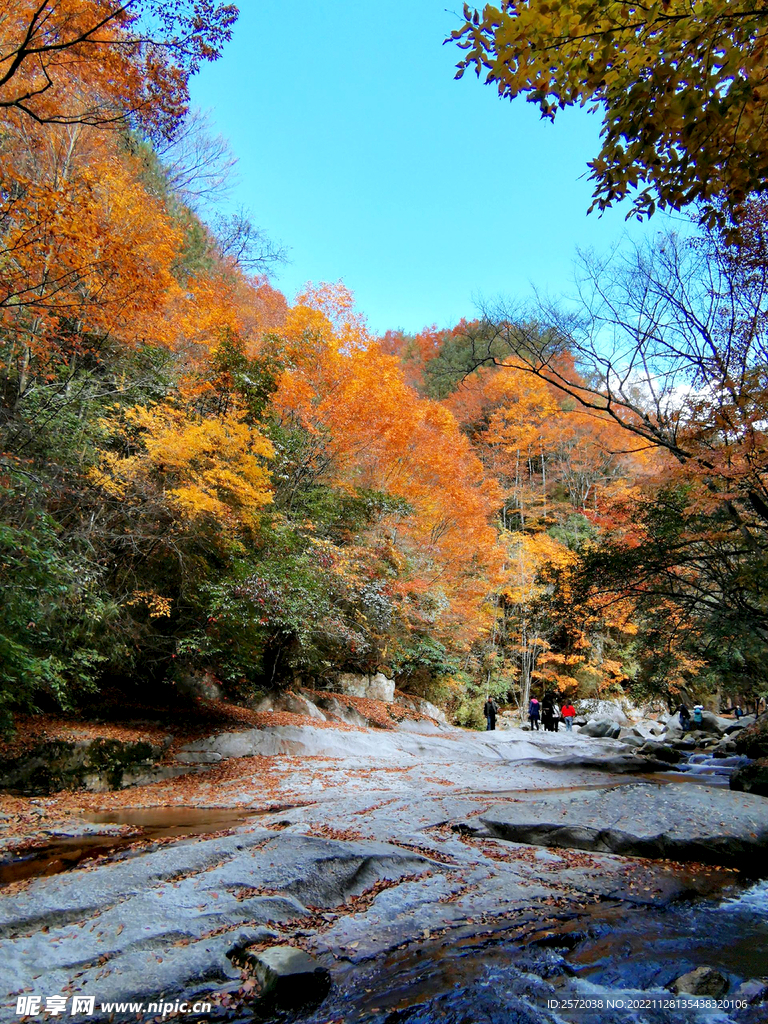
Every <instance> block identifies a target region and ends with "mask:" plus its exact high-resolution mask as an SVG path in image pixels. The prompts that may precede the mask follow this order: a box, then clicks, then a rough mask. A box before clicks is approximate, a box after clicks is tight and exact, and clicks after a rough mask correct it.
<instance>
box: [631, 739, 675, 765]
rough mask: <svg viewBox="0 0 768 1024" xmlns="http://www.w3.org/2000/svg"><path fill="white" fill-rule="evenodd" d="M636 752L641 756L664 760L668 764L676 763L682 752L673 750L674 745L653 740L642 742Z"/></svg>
mask: <svg viewBox="0 0 768 1024" xmlns="http://www.w3.org/2000/svg"><path fill="white" fill-rule="evenodd" d="M638 754H641V755H642V756H644V757H645V756H649V757H655V758H656V759H657V760H659V761H666V762H668V763H669V764H677V763H678V762H679V761H680V760H681V759H682V756H683V755H682V754H681V752H680V751H679V750H675V749H674V747H670V746H669V745H668V744H666V743H657V742H655V741H654V740H649V741H648V742H647V743H645V744H643V746H642V747H640V749H639V750H638Z"/></svg>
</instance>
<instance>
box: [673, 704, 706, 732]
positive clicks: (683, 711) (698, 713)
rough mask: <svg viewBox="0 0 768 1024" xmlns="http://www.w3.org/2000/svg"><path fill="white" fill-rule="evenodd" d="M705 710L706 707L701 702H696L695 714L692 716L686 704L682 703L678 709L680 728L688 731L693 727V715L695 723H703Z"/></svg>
mask: <svg viewBox="0 0 768 1024" xmlns="http://www.w3.org/2000/svg"><path fill="white" fill-rule="evenodd" d="M703 712H704V708H703V707H702V705H701V704H694V706H693V716H691V712H690V711H689V710H688V708H687V707H686V706H685V704H681V705H680V707H679V708H678V709H677V715H678V718H679V720H680V728H681V729H682V731H683V732H688V730H689V729H690V728H691V717H693V723H694V725H701V722H702V715H703Z"/></svg>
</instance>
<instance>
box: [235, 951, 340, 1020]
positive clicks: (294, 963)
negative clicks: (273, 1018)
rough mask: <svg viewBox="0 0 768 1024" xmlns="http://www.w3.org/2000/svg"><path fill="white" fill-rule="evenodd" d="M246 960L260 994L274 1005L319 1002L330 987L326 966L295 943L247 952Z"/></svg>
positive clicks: (286, 1006) (329, 977) (288, 1005)
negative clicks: (258, 985) (259, 987)
mask: <svg viewBox="0 0 768 1024" xmlns="http://www.w3.org/2000/svg"><path fill="white" fill-rule="evenodd" d="M246 963H247V966H248V967H249V968H250V969H251V970H253V972H254V974H255V975H256V977H257V979H258V981H259V984H260V985H261V995H262V997H263V998H266V999H267V1000H268V1001H269V1003H270V1004H274V1005H276V1006H278V1007H284V1008H286V1009H288V1008H291V1007H299V1006H305V1005H308V1004H313V1003H319V1002H320V1001H321V1000H322V999H324V998H325V996H326V995H327V994H328V991H329V990H330V987H331V976H330V973H329V972H328V969H327V968H326V967H323V966H322V964H320V963H319V962H318V961H317V960H315V958H314V957H313V956H310V955H309V953H306V952H305V951H304V950H303V949H299V948H298V947H296V946H272V947H271V948H270V949H265V950H262V951H261V952H259V953H255V954H250V955H249V956H248V957H247V960H246Z"/></svg>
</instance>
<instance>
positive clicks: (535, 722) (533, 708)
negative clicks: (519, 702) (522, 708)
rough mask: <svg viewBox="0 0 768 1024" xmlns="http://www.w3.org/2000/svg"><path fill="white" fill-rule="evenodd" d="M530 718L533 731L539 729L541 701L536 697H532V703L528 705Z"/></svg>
mask: <svg viewBox="0 0 768 1024" xmlns="http://www.w3.org/2000/svg"><path fill="white" fill-rule="evenodd" d="M528 720H529V722H530V723H531V732H533V730H534V729H535V730H536V731H537V732H538V731H539V702H538V700H537V699H536V698H535V697H531V703H530V704H529V705H528Z"/></svg>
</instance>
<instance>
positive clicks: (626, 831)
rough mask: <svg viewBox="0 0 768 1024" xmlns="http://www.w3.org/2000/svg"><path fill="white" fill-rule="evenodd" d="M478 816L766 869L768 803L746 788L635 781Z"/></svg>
mask: <svg viewBox="0 0 768 1024" xmlns="http://www.w3.org/2000/svg"><path fill="white" fill-rule="evenodd" d="M481 821H482V822H483V823H484V824H485V825H486V826H487V828H488V829H489V830H490V831H491V832H492V833H493V834H494V835H497V836H499V837H501V838H505V839H512V840H515V841H517V842H525V843H533V844H536V845H543V846H560V847H570V848H574V849H580V850H596V851H603V852H606V853H620V854H631V855H635V856H641V857H671V858H675V859H678V860H680V859H682V860H703V861H707V862H710V863H718V864H724V865H729V866H741V867H747V868H752V867H754V868H757V869H760V868H761V866H762V870H763V873H764V870H765V866H764V864H763V863H762V862H764V859H765V856H764V850H765V846H766V844H768V803H767V802H766V801H765V800H764V799H763V798H762V797H759V796H753V795H752V794H749V793H739V794H736V793H732V792H727V791H725V790H717V789H709V788H707V789H703V788H702V789H698V790H697V789H695V788H694V787H693V786H692V787H690V788H685V789H684V788H683V787H681V786H669V785H656V784H652V783H637V784H630V785H624V786H614V787H610V788H608V789H602V790H600V789H597V790H590V791H586V792H583V793H580V794H579V795H578V797H576V798H574V795H573V794H564V793H553V794H549V795H536V796H529V797H527V798H520V799H517V800H515V801H512V802H509V803H505V804H504V805H502V806H496V807H495V808H494V809H493V810H492V811H490V812H488V813H487V814H484V815H482V816H481Z"/></svg>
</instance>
